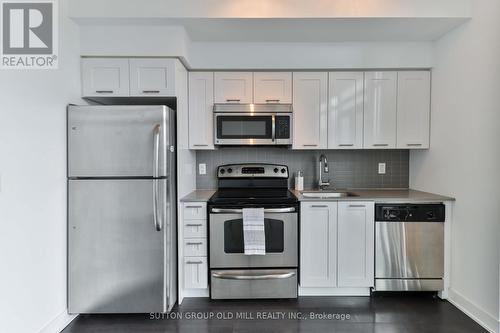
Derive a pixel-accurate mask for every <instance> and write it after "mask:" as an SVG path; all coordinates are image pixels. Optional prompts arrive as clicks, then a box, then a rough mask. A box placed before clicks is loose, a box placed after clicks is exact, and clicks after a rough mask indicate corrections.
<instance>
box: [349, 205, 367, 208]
mask: <svg viewBox="0 0 500 333" xmlns="http://www.w3.org/2000/svg"><path fill="white" fill-rule="evenodd" d="M349 207H351V208H365V207H366V206H365V205H349Z"/></svg>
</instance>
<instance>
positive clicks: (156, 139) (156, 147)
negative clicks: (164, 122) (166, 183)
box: [153, 124, 162, 231]
mask: <svg viewBox="0 0 500 333" xmlns="http://www.w3.org/2000/svg"><path fill="white" fill-rule="evenodd" d="M160 129H161V126H160V124H156V125H155V127H154V128H153V222H154V225H155V229H156V231H161V229H162V225H161V222H160V217H159V215H158V201H159V200H158V197H159V193H158V192H159V181H158V175H159V168H160V165H159V164H160Z"/></svg>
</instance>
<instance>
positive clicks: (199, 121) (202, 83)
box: [189, 72, 214, 149]
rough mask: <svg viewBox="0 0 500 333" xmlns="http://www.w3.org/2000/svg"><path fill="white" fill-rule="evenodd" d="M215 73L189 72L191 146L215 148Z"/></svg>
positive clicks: (192, 147)
mask: <svg viewBox="0 0 500 333" xmlns="http://www.w3.org/2000/svg"><path fill="white" fill-rule="evenodd" d="M213 105H214V74H213V73H212V72H190V73H189V148H190V149H214V134H213V128H214V120H213V119H214V118H213Z"/></svg>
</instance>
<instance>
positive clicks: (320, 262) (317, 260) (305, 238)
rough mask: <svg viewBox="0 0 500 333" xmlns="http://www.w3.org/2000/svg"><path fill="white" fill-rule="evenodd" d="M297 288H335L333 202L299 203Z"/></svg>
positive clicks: (335, 207) (335, 249) (334, 209)
mask: <svg viewBox="0 0 500 333" xmlns="http://www.w3.org/2000/svg"><path fill="white" fill-rule="evenodd" d="M300 221H301V222H300V286H301V287H335V286H336V284H337V202H321V201H318V202H310V201H306V202H302V203H301V208H300Z"/></svg>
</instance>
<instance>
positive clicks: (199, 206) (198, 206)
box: [186, 205, 203, 208]
mask: <svg viewBox="0 0 500 333" xmlns="http://www.w3.org/2000/svg"><path fill="white" fill-rule="evenodd" d="M202 207H203V206H201V205H197V206H186V208H202Z"/></svg>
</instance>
